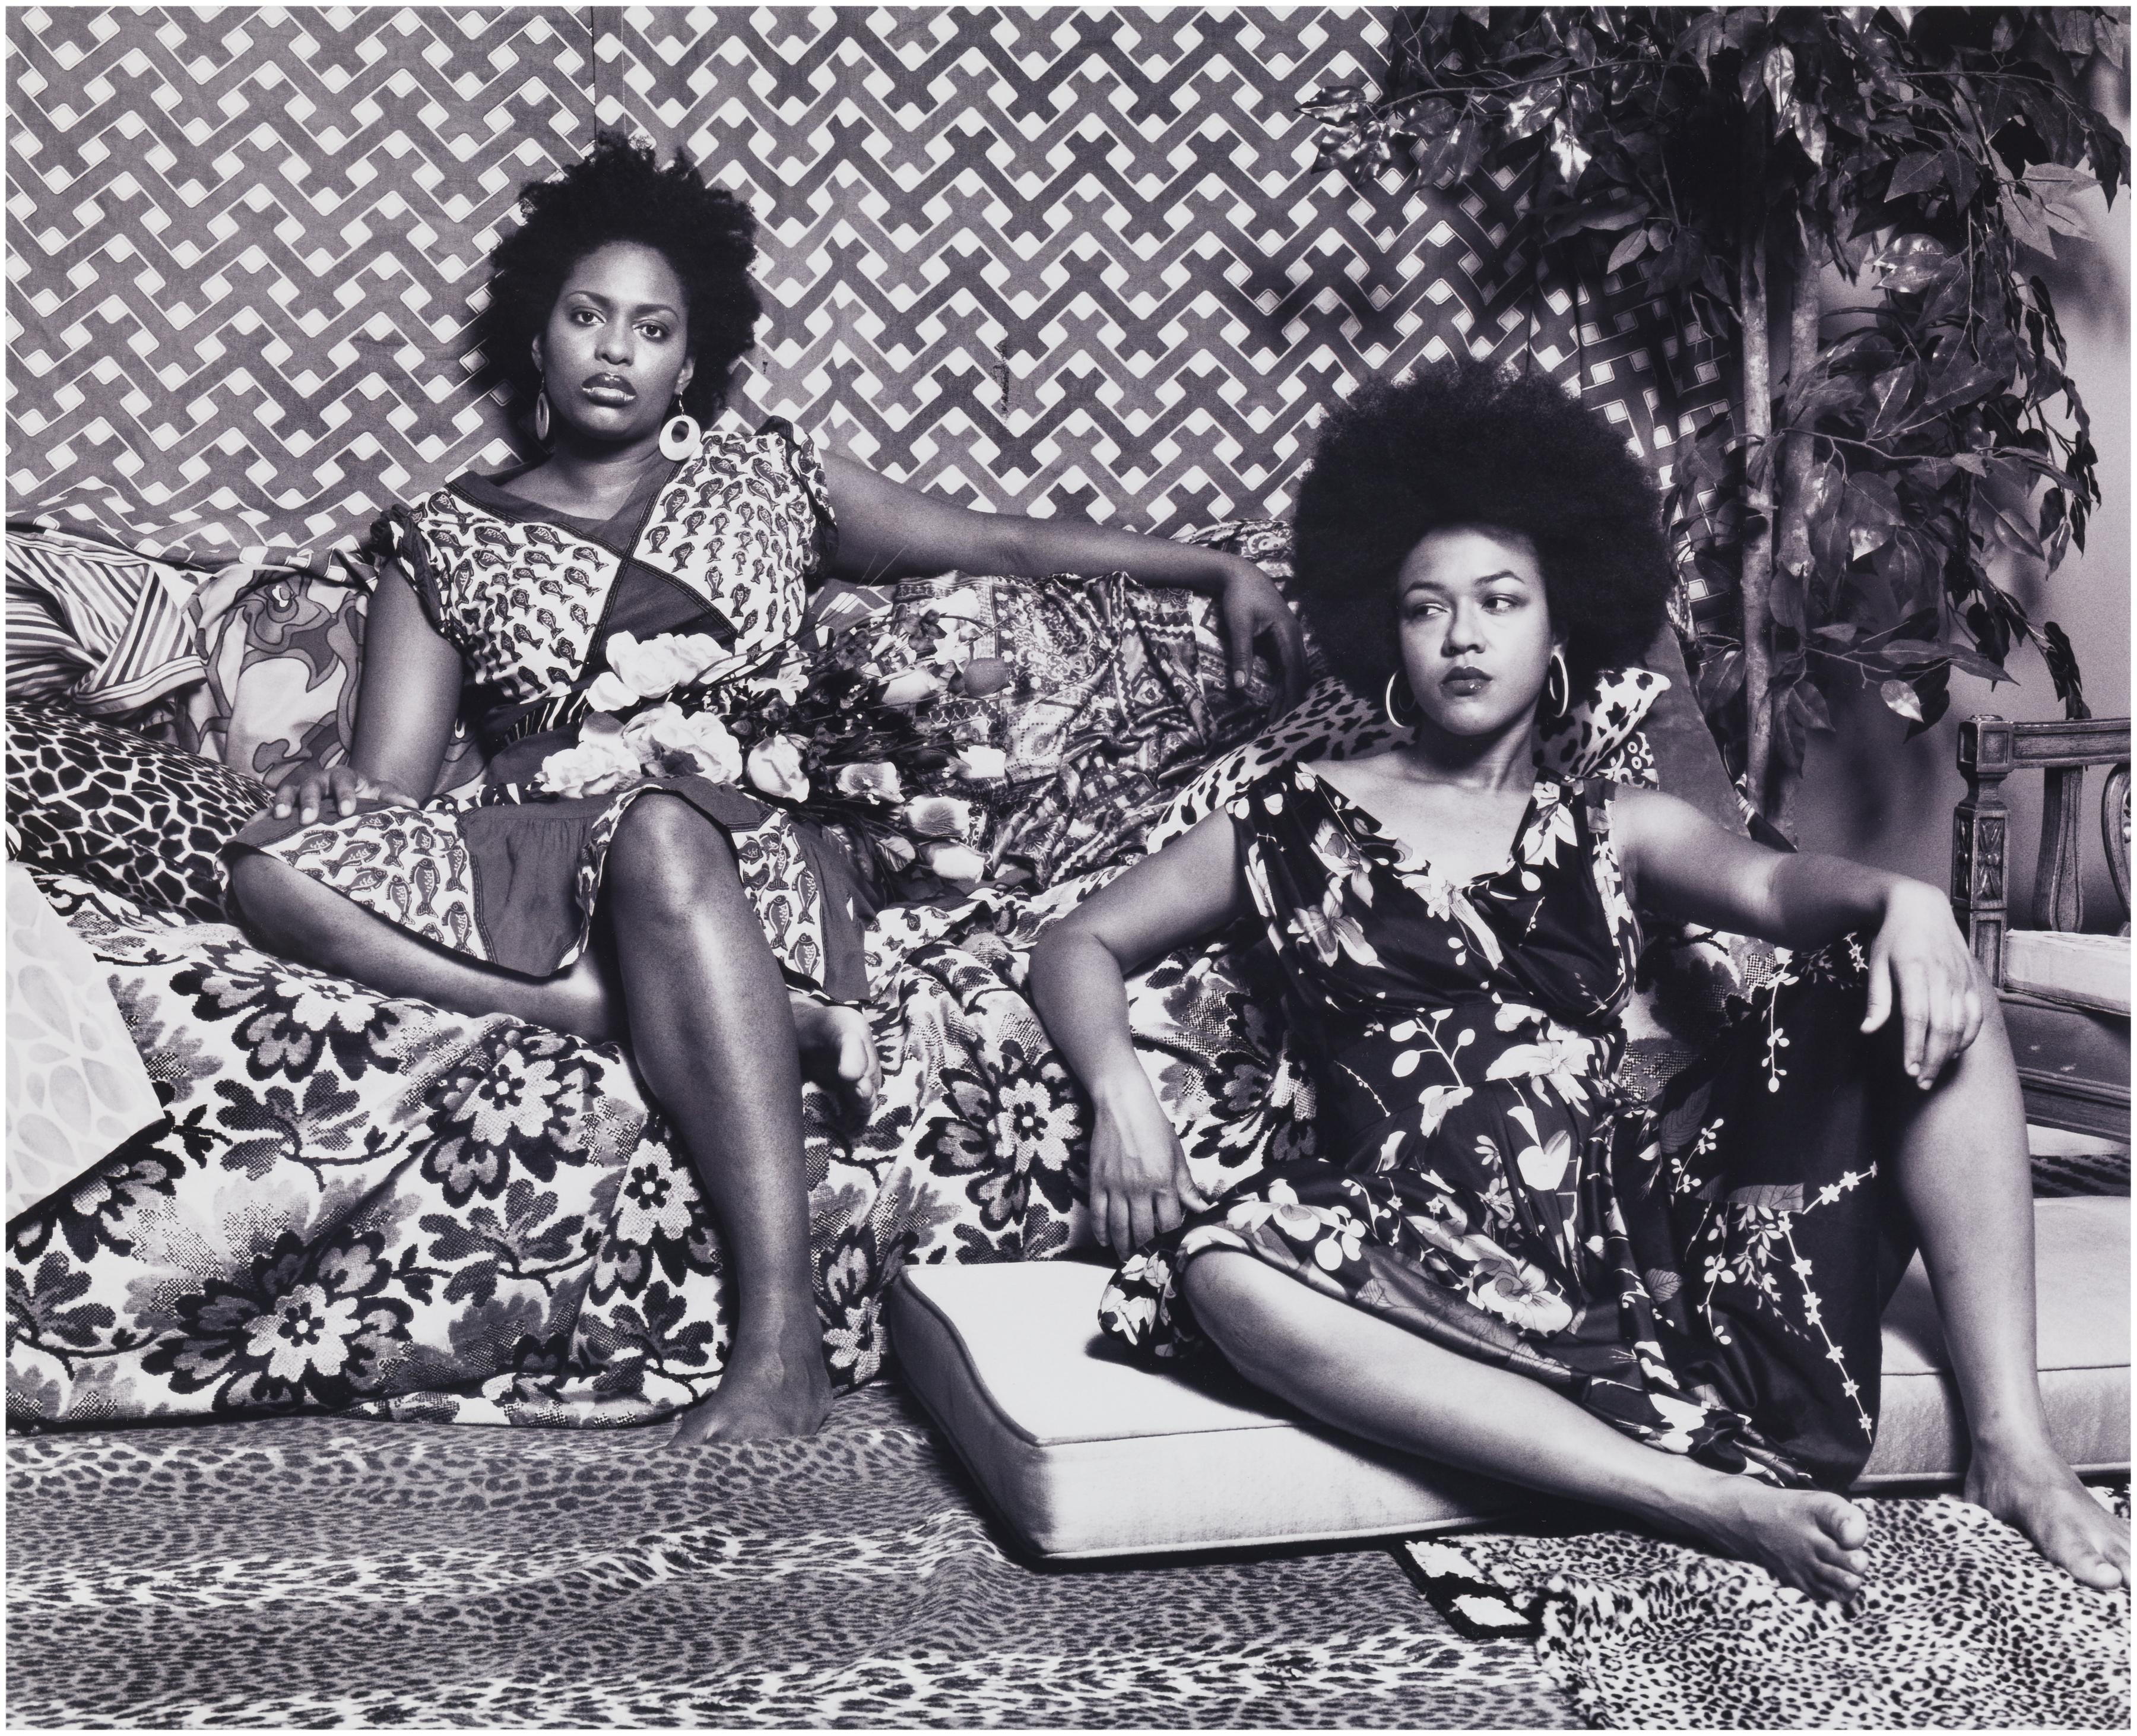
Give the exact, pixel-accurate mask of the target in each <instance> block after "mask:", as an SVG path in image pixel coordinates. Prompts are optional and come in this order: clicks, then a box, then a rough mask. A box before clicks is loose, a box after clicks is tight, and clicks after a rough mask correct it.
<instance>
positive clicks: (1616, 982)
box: [1101, 761, 1904, 1485]
mask: <svg viewBox="0 0 2137 1736" xmlns="http://www.w3.org/2000/svg"><path fill="white" fill-rule="evenodd" d="M1608 788H1609V786H1607V785H1604V784H1597V783H1562V782H1560V781H1558V780H1555V779H1552V778H1544V779H1541V780H1540V781H1539V782H1538V783H1536V787H1535V789H1534V792H1533V793H1532V794H1531V797H1530V800H1529V802H1528V806H1527V808H1526V812H1525V813H1524V814H1523V816H1522V818H1521V823H1520V827H1519V828H1518V830H1517V832H1516V836H1515V839H1514V841H1513V844H1512V846H1511V849H1510V851H1509V852H1508V854H1507V858H1506V860H1505V861H1503V862H1502V863H1501V864H1500V865H1499V866H1497V868H1495V869H1493V870H1490V871H1489V872H1487V873H1485V874H1483V875H1479V876H1478V877H1477V878H1476V879H1475V880H1471V881H1468V882H1467V883H1466V884H1463V883H1458V882H1456V881H1453V880H1450V879H1448V877H1447V876H1446V875H1443V873H1441V872H1440V871H1439V870H1438V869H1437V868H1436V867H1435V866H1434V865H1433V864H1432V863H1431V862H1429V861H1426V860H1424V859H1423V858H1422V857H1420V856H1418V855H1417V854H1415V853H1414V851H1412V850H1411V849H1410V848H1409V846H1406V845H1404V843H1403V842H1401V841H1400V840H1398V839H1396V838H1395V837H1394V836H1391V835H1390V833H1389V832H1387V831H1385V830H1384V829H1383V828H1382V827H1381V826H1380V824H1379V822H1377V821H1376V820H1375V817H1374V816H1373V815H1372V813H1371V812H1370V811H1369V810H1367V809H1366V808H1365V807H1362V806H1361V805H1360V804H1359V803H1358V802H1356V801H1355V800H1353V799H1351V797H1348V796H1347V795H1346V794H1345V793H1344V792H1343V791H1342V790H1341V788H1338V787H1337V785H1336V784H1335V783H1332V782H1331V781H1330V780H1329V779H1327V778H1324V777H1322V775H1320V774H1318V773H1316V772H1315V771H1314V769H1313V768H1312V766H1310V765H1308V764H1306V763H1301V762H1297V761H1294V762H1292V763H1290V764H1288V765H1286V766H1284V767H1282V768H1278V770H1276V771H1275V772H1273V773H1268V775H1266V776H1264V777H1263V778H1261V779H1259V780H1258V781H1257V782H1256V783H1254V784H1253V785H1252V786H1250V787H1249V788H1248V789H1247V790H1246V791H1244V792H1243V793H1241V794H1240V795H1239V797H1236V798H1235V799H1234V801H1233V802H1232V803H1231V804H1230V807H1229V810H1228V811H1229V813H1230V815H1231V816H1232V818H1233V820H1234V823H1235V824H1236V825H1237V827H1239V831H1240V834H1241V836H1242V839H1243V842H1244V857H1245V871H1246V876H1247V881H1248V885H1249V888H1250V889H1251V890H1252V893H1253V901H1254V905H1255V908H1256V909H1257V910H1258V913H1259V914H1260V917H1261V919H1262V924H1263V929H1264V931H1265V934H1266V937H1267V939H1268V944H1269V945H1270V946H1271V947H1272V948H1273V949H1274V951H1275V953H1276V955H1277V957H1278V958H1279V959H1280V960H1281V961H1282V963H1283V968H1284V973H1285V976H1286V979H1287V982H1288V989H1289V998H1290V1001H1291V1003H1292V1009H1293V1020H1292V1022H1293V1026H1294V1028H1295V1029H1296V1030H1297V1031H1298V1032H1299V1034H1300V1036H1301V1037H1302V1042H1303V1046H1304V1047H1305V1050H1306V1051H1307V1056H1308V1063H1307V1064H1308V1065H1309V1067H1310V1069H1311V1070H1312V1075H1313V1077H1314V1080H1315V1082H1316V1085H1317V1090H1318V1097H1319V1112H1318V1116H1317V1129H1316V1130H1317V1137H1318V1150H1317V1154H1316V1155H1315V1156H1313V1157H1311V1158H1302V1159H1300V1160H1297V1161H1293V1162H1290V1163H1279V1164H1277V1165H1274V1166H1273V1167H1272V1168H1270V1169H1268V1171H1266V1172H1265V1173H1263V1174H1261V1175H1258V1176H1257V1177H1254V1178H1250V1179H1249V1180H1248V1181H1246V1182H1244V1183H1241V1184H1240V1185H1239V1186H1238V1187H1235V1188H1234V1190H1233V1192H1231V1193H1230V1194H1229V1195H1228V1196H1226V1197H1224V1198H1222V1199H1220V1200H1219V1201H1218V1202H1216V1203H1215V1205H1214V1206H1213V1207H1211V1208H1210V1210H1208V1211H1206V1212H1202V1213H1200V1214H1197V1215H1195V1216H1194V1217H1190V1219H1189V1221H1188V1222H1186V1223H1185V1225H1183V1226H1181V1227H1180V1228H1179V1229H1177V1230H1176V1231H1172V1232H1171V1233H1170V1234H1168V1235H1165V1236H1160V1237H1159V1238H1158V1239H1157V1241H1156V1243H1155V1244H1154V1245H1153V1246H1151V1247H1150V1248H1148V1249H1146V1250H1145V1251H1142V1252H1141V1253H1139V1254H1137V1255H1136V1256H1134V1257H1133V1258H1132V1259H1130V1260H1129V1261H1127V1263H1126V1264H1125V1265H1123V1266H1122V1269H1121V1270H1120V1272H1119V1273H1118V1275H1117V1277H1116V1279H1115V1280H1114V1282H1113V1284H1112V1286H1111V1287H1110V1288H1109V1289H1108V1290H1107V1295H1106V1297H1105V1300H1104V1301H1103V1304H1102V1308H1101V1319H1102V1323H1103V1325H1104V1327H1105V1329H1107V1331H1108V1332H1109V1333H1111V1334H1113V1335H1114V1336H1116V1337H1117V1338H1119V1339H1122V1340H1124V1341H1125V1342H1126V1343H1128V1344H1129V1345H1130V1346H1132V1347H1133V1348H1137V1350H1139V1351H1142V1352H1143V1353H1149V1354H1154V1355H1157V1356H1167V1355H1177V1354H1180V1353H1183V1352H1189V1351H1192V1350H1195V1349H1197V1348H1200V1346H1201V1345H1202V1343H1203V1342H1204V1341H1203V1336H1202V1333H1201V1330H1200V1327H1199V1326H1198V1325H1197V1324H1196V1323H1195V1319H1194V1313H1193V1309H1192V1307H1191V1305H1190V1303H1189V1301H1188V1300H1187V1298H1186V1296H1185V1294H1184V1293H1183V1291H1182V1290H1181V1288H1180V1275H1181V1273H1182V1271H1183V1270H1185V1267H1186V1266H1187V1265H1189V1263H1190V1262H1191V1261H1194V1260H1195V1259H1196V1258H1197V1257H1199V1256H1202V1255H1204V1254H1206V1253H1209V1252H1210V1251H1215V1250H1230V1251H1235V1252H1243V1253H1246V1254H1249V1255H1251V1256H1253V1257H1255V1258H1257V1259H1258V1260H1261V1261H1263V1262H1265V1263H1267V1264H1269V1265H1273V1266H1275V1267H1277V1268H1278V1269H1279V1270H1283V1271H1285V1272H1287V1273H1289V1274H1290V1275H1292V1276H1294V1277H1297V1279H1299V1280H1301V1281H1302V1282H1304V1283H1306V1284H1307V1285H1311V1286H1312V1287H1313V1288H1314V1289H1316V1290H1319V1291H1321V1292H1322V1293H1324V1294H1326V1295H1330V1296H1332V1297H1335V1298H1336V1299H1338V1300H1341V1301H1343V1302H1346V1303H1347V1304H1351V1305H1352V1306H1355V1307H1357V1308H1360V1309H1365V1311H1367V1312H1369V1313H1371V1314H1375V1315H1378V1316H1380V1317H1381V1318H1384V1319H1389V1320H1392V1321H1394V1322H1395V1324H1399V1325H1401V1326H1403V1327H1404V1328H1405V1329H1408V1330H1409V1331H1412V1332H1414V1333H1416V1334H1419V1336H1421V1337H1423V1338H1425V1339H1429V1340H1430V1341H1431V1342H1433V1343H1436V1344H1439V1345H1441V1346H1443V1347H1445V1348H1450V1349H1453V1350H1455V1351H1458V1352H1459V1353H1462V1354H1463V1355H1466V1356H1469V1357H1473V1358H1478V1359H1481V1360H1483V1361H1486V1362H1488V1363H1492V1364H1494V1365H1496V1366H1499V1367H1502V1368H1511V1369H1514V1370H1516V1371H1517V1372H1519V1373H1522V1374H1524V1375H1526V1376H1528V1377H1530V1378H1533V1379H1536V1380H1537V1381H1540V1382H1543V1383H1545V1384H1546V1385H1547V1386H1549V1387H1552V1388H1553V1389H1554V1390H1556V1391H1558V1392H1562V1393H1564V1394H1565V1396H1566V1397H1569V1398H1570V1399H1572V1400H1573V1401H1574V1402H1576V1403H1578V1404H1580V1405H1581V1406H1582V1407H1584V1408H1585V1409H1587V1410H1589V1412H1592V1413H1594V1415H1596V1416H1598V1417H1601V1418H1603V1419H1604V1421H1607V1422H1609V1423H1610V1424H1612V1425H1613V1426H1616V1427H1618V1428H1619V1429H1621V1430H1623V1431H1624V1432H1626V1433H1628V1434H1629V1435H1632V1436H1634V1437H1635V1438H1637V1439H1639V1440H1642V1441H1647V1442H1648V1443H1649V1444H1651V1445H1653V1446H1658V1447H1661V1448H1663V1449H1664V1450H1666V1451H1672V1452H1679V1453H1687V1454H1689V1455H1691V1456H1692V1457H1694V1458H1696V1459H1697V1460H1700V1461H1701V1462H1702V1463H1705V1464H1707V1465H1712V1466H1714V1467H1716V1468H1717V1469H1721V1470H1731V1471H1745V1472H1750V1473H1752V1474H1755V1475H1761V1476H1764V1477H1766V1478H1769V1479H1772V1480H1781V1481H1796V1480H1804V1479H1805V1478H1811V1477H1815V1478H1817V1479H1818V1480H1832V1481H1834V1482H1836V1483H1838V1484H1843V1485H1844V1484H1845V1483H1846V1482H1847V1481H1848V1480H1850V1479H1851V1478H1852V1475H1854V1472H1855V1470H1857V1469H1859V1467H1860V1465H1861V1464H1862V1461H1863V1460H1864V1459H1866V1458H1867V1456H1868V1453H1869V1450H1870V1446H1871V1442H1872V1436H1873V1435H1874V1431H1875V1426H1876V1406H1877V1355H1878V1338H1877V1331H1878V1328H1877V1320H1878V1315H1879V1314H1880V1312H1881V1306H1882V1303H1883V1300H1884V1295H1885V1291H1886V1286H1887V1285H1889V1282H1890V1281H1891V1280H1894V1279H1896V1275H1897V1272H1898V1270H1900V1268H1901V1265H1903V1264H1904V1262H1903V1261H1898V1260H1897V1259H1896V1253H1897V1252H1898V1251H1899V1247H1898V1243H1897V1241H1896V1239H1893V1238H1888V1237H1887V1236H1886V1228H1887V1226H1886V1222H1885V1219H1886V1216H1887V1215H1888V1214H1887V1211H1886V1201H1885V1200H1884V1198H1883V1195H1882V1189H1881V1187H1880V1186H1879V1185H1878V1169H1877V1151H1878V1149H1879V1148H1880V1144H1881V1141H1882V1140H1883V1139H1886V1138H1887V1137H1889V1129H1886V1128H1882V1127H1881V1126H1879V1125H1878V1124H1877V1118H1876V1114H1875V1109H1874V1105H1875V1103H1876V1101H1877V1099H1876V1094H1874V1093H1873V1092H1872V1091H1871V1090H1869V1089H1868V1086H1869V1080H1870V1076H1871V1073H1872V1070H1873V1069H1874V1067H1875V1066H1876V1065H1878V1064H1879V1063H1880V1062H1881V1061H1886V1060H1890V1059H1891V1057H1890V1056H1886V1054H1885V1053H1884V1046H1883V1045H1881V1044H1867V1043H1865V1042H1864V1041H1862V1039H1861V1038H1860V1037H1859V1036H1858V1034H1857V1026H1859V1024H1860V1021H1861V1006H1862V996H1863V993H1864V992H1865V985H1866V976H1865V973H1864V970H1863V965H1862V954H1861V953H1860V951H1859V949H1858V948H1856V946H1855V945H1854V944H1853V943H1852V941H1849V942H1844V943H1841V944H1837V945H1836V946H1835V947H1834V948H1830V949H1828V951H1827V952H1825V953H1820V954H1818V955H1815V956H1813V957H1812V958H1808V959H1805V960H1802V961H1798V962H1796V963H1794V964H1792V965H1791V967H1790V968H1789V970H1788V971H1784V973H1782V976H1781V978H1779V979H1777V982H1776V983H1775V984H1774V985H1771V986H1769V987H1768V988H1766V989H1765V990H1762V991H1761V993H1760V997H1759V998H1758V1000H1757V1002H1755V1007H1754V1010H1753V1011H1751V1012H1749V1013H1747V1014H1746V1015H1745V1017H1744V1018H1743V1020H1742V1021H1741V1022H1740V1023H1738V1024H1737V1025H1735V1026H1733V1027H1732V1028H1731V1031H1729V1032H1727V1033H1726V1034H1725V1035H1724V1036H1723V1038H1722V1039H1721V1041H1719V1042H1718V1043H1717V1044H1716V1046H1715V1048H1714V1049H1713V1050H1711V1051H1710V1052H1709V1053H1708V1054H1707V1055H1706V1056H1705V1057H1704V1058H1702V1060H1701V1061H1699V1062H1698V1063H1697V1064H1696V1065H1694V1066H1693V1067H1692V1068H1690V1069H1688V1070H1686V1071H1684V1072H1682V1073H1681V1074H1679V1075H1677V1076H1676V1077H1675V1078H1674V1079H1672V1080H1671V1081H1670V1083H1669V1084H1668V1085H1667V1086H1666V1087H1665V1089H1664V1090H1663V1092H1662V1095H1661V1096H1660V1097H1659V1098H1658V1100H1656V1101H1655V1102H1654V1103H1653V1104H1651V1105H1650V1104H1642V1103H1639V1102H1637V1101H1635V1100H1633V1097H1632V1096H1631V1095H1630V1094H1629V1092H1628V1090H1626V1089H1625V1087H1624V1086H1623V1085H1621V1083H1620V1082H1619V1066H1620V1063H1621V1061H1622V1060H1623V1051H1624V1037H1623V1028H1622V1026H1621V1025H1620V1024H1619V1017H1618V1016H1619V1012H1620V1009H1621V1008H1622V1007H1623V1004H1624V1002H1625V1000H1626V998H1627V996H1628V993H1629V992H1630V990H1631V987H1632V977H1633V964H1634V961H1635V959H1636V958H1637V957H1638V924H1637V923H1636V921H1635V919H1634V917H1633V910H1632V908H1631V906H1630V905H1628V902H1627V901H1626V896H1625V891H1624V887H1623V881H1622V878H1621V875H1620V872H1619V865H1618V860H1617V856H1616V853H1615V851H1614V846H1613V845H1612V842H1611V838H1610V827H1609V801H1608V794H1607V792H1608ZM1888 1241H1889V1242H1890V1245H1889V1246H1886V1243H1887V1242H1888Z"/></svg>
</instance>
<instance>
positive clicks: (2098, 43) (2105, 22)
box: [2092, 12, 2129, 72]
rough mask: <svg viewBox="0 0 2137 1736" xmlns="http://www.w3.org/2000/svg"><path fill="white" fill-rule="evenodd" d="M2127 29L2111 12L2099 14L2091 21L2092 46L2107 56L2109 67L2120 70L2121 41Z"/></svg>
mask: <svg viewBox="0 0 2137 1736" xmlns="http://www.w3.org/2000/svg"><path fill="white" fill-rule="evenodd" d="M2128 28H2129V27H2128V26H2127V25H2126V24H2125V23H2124V22H2122V20H2121V18H2120V17H2119V16H2118V15H2116V14H2115V13H2113V12H2100V13H2097V14H2096V15H2095V16H2094V18H2093V21H2092V46H2094V47H2095V48H2096V49H2098V50H2099V51H2100V53H2102V54H2104V55H2105V56H2107V63H2108V65H2109V66H2112V67H2114V69H2115V71H2117V72H2120V71H2121V70H2122V55H2123V48H2122V41H2123V37H2124V34H2125V32H2126V31H2127V30H2128Z"/></svg>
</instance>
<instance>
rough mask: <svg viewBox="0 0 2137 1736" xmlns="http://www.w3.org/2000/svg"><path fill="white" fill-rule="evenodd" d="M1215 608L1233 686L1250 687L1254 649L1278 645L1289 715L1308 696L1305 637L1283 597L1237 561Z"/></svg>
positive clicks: (1256, 569) (1256, 572)
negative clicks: (1261, 643)
mask: <svg viewBox="0 0 2137 1736" xmlns="http://www.w3.org/2000/svg"><path fill="white" fill-rule="evenodd" d="M1217 606H1218V618H1219V624H1220V631H1222V632H1223V634H1224V650H1225V652H1226V654H1227V656H1228V659H1229V662H1230V664H1231V671H1232V685H1233V686H1234V687H1235V688H1236V687H1244V686H1245V685H1247V671H1248V669H1249V666H1251V665H1252V664H1253V661H1254V643H1255V641H1257V640H1258V639H1260V638H1261V637H1262V636H1263V635H1267V636H1268V637H1269V638H1270V639H1271V640H1273V641H1274V643H1275V647H1276V661H1277V667H1278V671H1280V672H1281V674H1282V675H1283V709H1284V710H1287V711H1288V710H1290V709H1291V708H1292V706H1293V705H1297V703H1298V701H1299V700H1300V698H1301V696H1302V695H1304V693H1305V691H1306V636H1305V635H1304V634H1303V633H1302V632H1301V631H1299V627H1298V617H1297V616H1296V615H1294V614H1292V612H1291V606H1290V605H1289V604H1288V603H1287V602H1285V601H1284V600H1283V592H1281V591H1279V590H1278V589H1277V588H1276V586H1275V584H1274V583H1273V582H1272V581H1271V580H1270V578H1269V576H1268V573H1264V572H1263V571H1262V569H1261V568H1259V567H1257V566H1256V565H1255V564H1254V563H1253V562H1252V561H1250V560H1244V559H1234V560H1233V561H1232V562H1231V563H1229V567H1228V568H1227V570H1226V572H1225V574H1224V590H1223V592H1221V593H1220V594H1219V597H1218V604H1217Z"/></svg>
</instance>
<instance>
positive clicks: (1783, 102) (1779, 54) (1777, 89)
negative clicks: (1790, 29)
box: [1760, 42, 1796, 118]
mask: <svg viewBox="0 0 2137 1736" xmlns="http://www.w3.org/2000/svg"><path fill="white" fill-rule="evenodd" d="M1760 76H1761V77H1763V78H1764V79H1765V85H1766V96H1767V99H1768V100H1769V101H1770V102H1771V103H1772V104H1773V105H1774V115H1775V116H1776V118H1778V117H1779V116H1781V115H1786V114H1787V113H1788V112H1789V100H1790V99H1791V98H1792V97H1794V95H1795V90H1796V57H1795V56H1794V54H1793V53H1791V52H1790V51H1789V46H1788V44H1787V43H1785V42H1776V43H1774V46H1772V47H1771V48H1769V49H1768V50H1767V51H1766V58H1765V62H1764V64H1763V66H1762V67H1761V69H1760Z"/></svg>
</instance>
